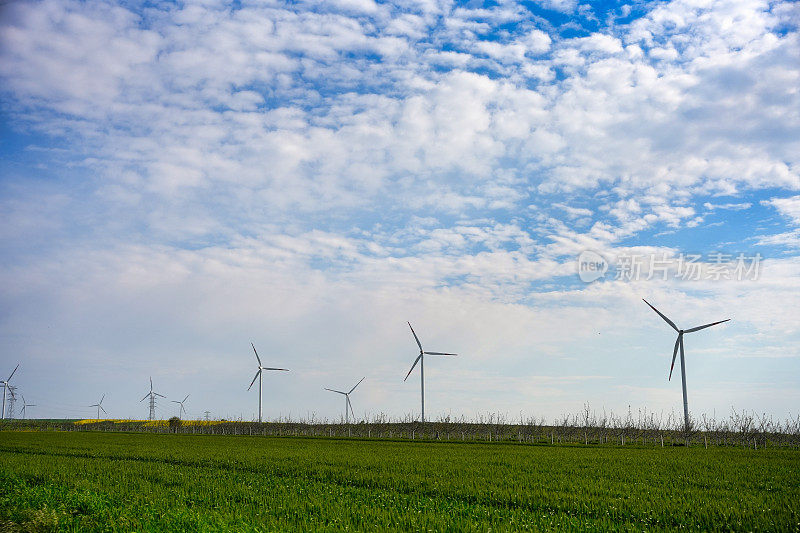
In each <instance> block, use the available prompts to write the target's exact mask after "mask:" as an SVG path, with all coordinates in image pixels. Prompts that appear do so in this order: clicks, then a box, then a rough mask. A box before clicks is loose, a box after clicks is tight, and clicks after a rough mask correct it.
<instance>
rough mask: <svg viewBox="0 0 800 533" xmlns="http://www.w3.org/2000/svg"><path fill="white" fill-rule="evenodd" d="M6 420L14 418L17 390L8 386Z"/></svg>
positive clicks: (12, 386)
mask: <svg viewBox="0 0 800 533" xmlns="http://www.w3.org/2000/svg"><path fill="white" fill-rule="evenodd" d="M7 388H8V418H14V406H15V405H16V404H17V388H16V387H15V386H14V385H8V386H7Z"/></svg>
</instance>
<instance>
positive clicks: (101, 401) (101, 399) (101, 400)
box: [100, 394, 106, 403]
mask: <svg viewBox="0 0 800 533" xmlns="http://www.w3.org/2000/svg"><path fill="white" fill-rule="evenodd" d="M105 397H106V395H105V394H103V397H102V398H100V403H103V400H104V399H105Z"/></svg>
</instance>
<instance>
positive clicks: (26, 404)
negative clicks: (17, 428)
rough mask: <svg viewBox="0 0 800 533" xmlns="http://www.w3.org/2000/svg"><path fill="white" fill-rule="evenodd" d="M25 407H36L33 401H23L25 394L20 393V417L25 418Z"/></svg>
mask: <svg viewBox="0 0 800 533" xmlns="http://www.w3.org/2000/svg"><path fill="white" fill-rule="evenodd" d="M26 407H36V404H35V403H28V402H26V401H25V395H24V394H23V395H22V418H25V408H26Z"/></svg>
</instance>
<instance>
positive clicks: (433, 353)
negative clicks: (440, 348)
mask: <svg viewBox="0 0 800 533" xmlns="http://www.w3.org/2000/svg"><path fill="white" fill-rule="evenodd" d="M422 353H424V354H425V355H458V354H457V353H444V352H422Z"/></svg>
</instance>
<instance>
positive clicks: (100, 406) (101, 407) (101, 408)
mask: <svg viewBox="0 0 800 533" xmlns="http://www.w3.org/2000/svg"><path fill="white" fill-rule="evenodd" d="M97 407H99V408H100V410H101V411H103V412H104V413H105V414H108V412H107V411H106V410H105V409H103V406H102V405H98V406H97Z"/></svg>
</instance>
